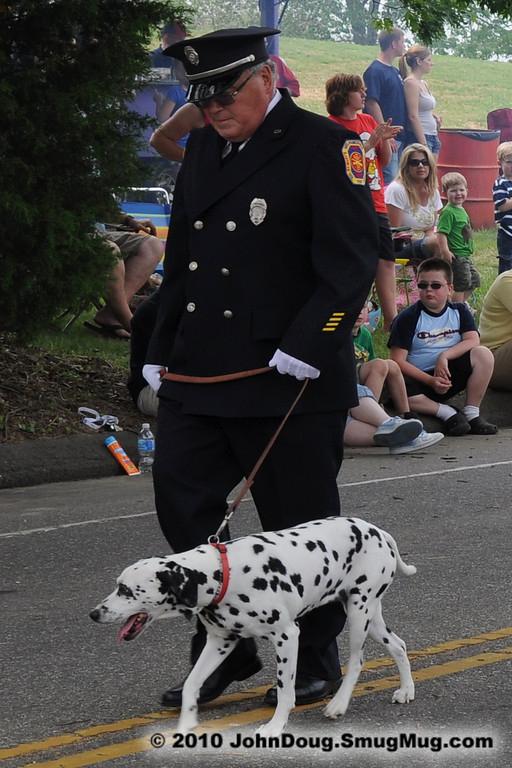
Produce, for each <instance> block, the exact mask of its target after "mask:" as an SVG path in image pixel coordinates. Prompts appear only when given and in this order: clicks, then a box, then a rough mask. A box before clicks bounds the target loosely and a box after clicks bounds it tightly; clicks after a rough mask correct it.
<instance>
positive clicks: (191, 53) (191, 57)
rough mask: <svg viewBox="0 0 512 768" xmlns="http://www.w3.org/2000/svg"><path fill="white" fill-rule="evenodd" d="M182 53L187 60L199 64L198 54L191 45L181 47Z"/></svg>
mask: <svg viewBox="0 0 512 768" xmlns="http://www.w3.org/2000/svg"><path fill="white" fill-rule="evenodd" d="M183 53H184V54H185V56H186V58H187V61H190V63H191V64H199V54H198V52H197V51H196V49H195V48H192V46H191V45H186V46H185V47H184V49H183Z"/></svg>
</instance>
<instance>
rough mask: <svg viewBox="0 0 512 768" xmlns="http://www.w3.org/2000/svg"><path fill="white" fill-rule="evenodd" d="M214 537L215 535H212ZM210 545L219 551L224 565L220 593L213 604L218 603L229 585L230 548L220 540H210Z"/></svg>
mask: <svg viewBox="0 0 512 768" xmlns="http://www.w3.org/2000/svg"><path fill="white" fill-rule="evenodd" d="M212 538H213V537H212ZM210 545H211V546H212V547H214V548H215V549H216V550H217V552H218V553H219V555H220V562H221V565H222V582H221V585H220V590H219V592H218V594H216V595H215V597H214V598H213V600H212V603H211V604H212V605H218V604H219V603H220V602H221V600H222V598H223V597H224V595H225V594H226V592H227V589H228V586H229V561H228V550H227V547H226V545H225V544H221V543H220V542H218V541H216V542H214V541H210Z"/></svg>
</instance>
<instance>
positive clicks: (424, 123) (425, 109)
mask: <svg viewBox="0 0 512 768" xmlns="http://www.w3.org/2000/svg"><path fill="white" fill-rule="evenodd" d="M399 69H400V74H401V75H402V77H403V78H404V91H405V101H406V104H407V113H408V117H409V123H410V130H411V140H412V141H417V142H419V143H420V144H424V145H425V146H427V147H428V148H429V149H430V151H431V152H432V153H433V154H434V155H435V157H437V155H438V154H439V150H440V149H441V143H440V141H439V136H438V129H439V127H440V125H441V119H440V118H439V117H438V116H437V115H436V114H435V113H434V109H435V106H436V100H435V98H434V96H433V95H432V93H431V92H430V89H429V87H428V84H427V82H426V80H424V79H423V78H424V76H425V75H427V74H428V73H429V72H430V71H431V69H432V53H431V51H430V49H429V48H427V47H426V46H424V45H413V46H411V48H409V49H408V50H407V51H406V52H405V54H404V55H403V56H402V58H401V60H400V65H399ZM409 70H410V74H408V72H409Z"/></svg>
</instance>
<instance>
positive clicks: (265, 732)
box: [256, 720, 286, 739]
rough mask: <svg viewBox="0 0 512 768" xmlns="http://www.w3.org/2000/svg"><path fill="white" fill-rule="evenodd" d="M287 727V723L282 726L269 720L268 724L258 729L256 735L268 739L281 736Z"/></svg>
mask: <svg viewBox="0 0 512 768" xmlns="http://www.w3.org/2000/svg"><path fill="white" fill-rule="evenodd" d="M285 725H286V723H283V724H282V725H280V724H279V723H273V722H272V720H269V722H268V723H265V724H264V725H260V727H259V728H257V730H256V733H257V734H258V736H264V737H265V738H267V739H268V738H270V737H272V736H280V735H281V734H282V732H283V729H284V726H285Z"/></svg>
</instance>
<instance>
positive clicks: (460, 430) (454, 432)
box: [443, 411, 471, 437]
mask: <svg viewBox="0 0 512 768" xmlns="http://www.w3.org/2000/svg"><path fill="white" fill-rule="evenodd" d="M443 429H444V433H445V435H448V437H461V436H462V435H467V434H468V432H471V427H470V426H469V422H468V420H467V419H466V417H465V416H464V414H463V413H461V412H460V411H457V413H454V414H453V416H450V418H449V419H446V421H443Z"/></svg>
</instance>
